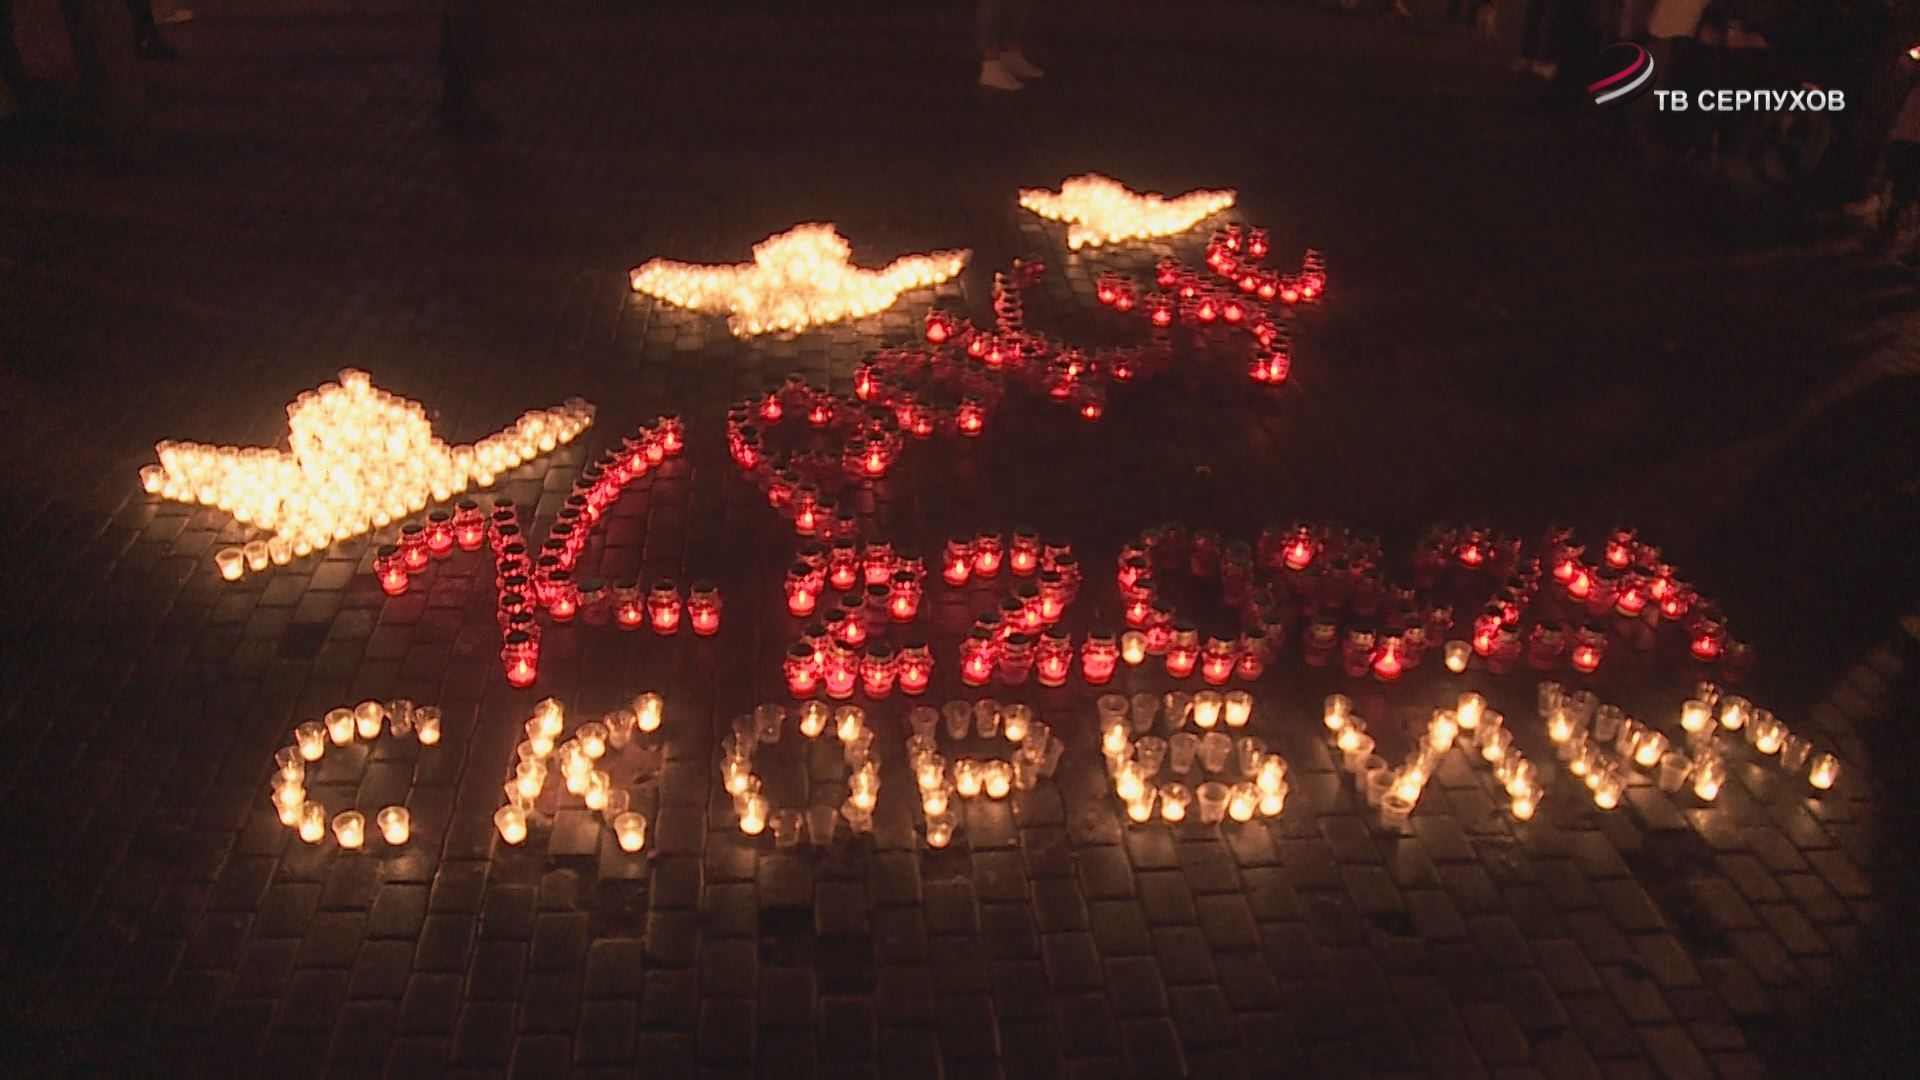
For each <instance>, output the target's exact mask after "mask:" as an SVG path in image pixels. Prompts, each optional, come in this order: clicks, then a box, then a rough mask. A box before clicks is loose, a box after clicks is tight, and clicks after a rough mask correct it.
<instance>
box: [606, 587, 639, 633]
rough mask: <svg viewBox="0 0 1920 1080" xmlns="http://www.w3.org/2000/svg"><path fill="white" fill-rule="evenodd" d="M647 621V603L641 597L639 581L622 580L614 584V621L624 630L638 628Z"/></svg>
mask: <svg viewBox="0 0 1920 1080" xmlns="http://www.w3.org/2000/svg"><path fill="white" fill-rule="evenodd" d="M646 621H647V609H646V605H645V604H644V603H642V602H641V599H640V586H639V584H638V583H637V582H633V581H621V582H616V583H615V584H614V586H613V622H614V625H615V626H618V627H619V628H620V629H622V630H638V629H640V627H641V626H642V625H643V624H645V623H646Z"/></svg>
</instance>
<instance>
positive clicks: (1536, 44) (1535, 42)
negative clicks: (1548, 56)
mask: <svg viewBox="0 0 1920 1080" xmlns="http://www.w3.org/2000/svg"><path fill="white" fill-rule="evenodd" d="M1550 2H1551V0H1527V14H1526V20H1525V22H1523V23H1522V24H1521V25H1522V29H1521V33H1520V56H1521V58H1522V59H1525V60H1541V59H1544V57H1543V56H1542V55H1541V53H1542V52H1543V51H1544V49H1545V47H1546V44H1547V35H1546V29H1547V7H1548V5H1549V4H1550Z"/></svg>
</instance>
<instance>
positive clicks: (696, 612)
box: [687, 581, 720, 637]
mask: <svg viewBox="0 0 1920 1080" xmlns="http://www.w3.org/2000/svg"><path fill="white" fill-rule="evenodd" d="M687 621H688V622H690V623H692V624H693V632H694V633H696V634H698V635H700V636H701V637H712V636H713V635H715V634H717V633H719V632H720V590H719V589H718V588H716V587H715V586H714V585H713V584H712V583H711V582H706V581H696V582H694V583H693V586H692V587H691V588H690V589H688V590H687Z"/></svg>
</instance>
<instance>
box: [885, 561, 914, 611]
mask: <svg viewBox="0 0 1920 1080" xmlns="http://www.w3.org/2000/svg"><path fill="white" fill-rule="evenodd" d="M920 594H921V585H920V579H919V578H917V577H915V576H913V573H912V572H911V571H907V570H901V571H898V572H897V573H895V574H894V575H893V583H892V586H891V588H890V589H889V590H888V594H887V613H888V614H889V615H892V616H893V621H894V622H911V621H913V618H914V616H916V615H918V614H920Z"/></svg>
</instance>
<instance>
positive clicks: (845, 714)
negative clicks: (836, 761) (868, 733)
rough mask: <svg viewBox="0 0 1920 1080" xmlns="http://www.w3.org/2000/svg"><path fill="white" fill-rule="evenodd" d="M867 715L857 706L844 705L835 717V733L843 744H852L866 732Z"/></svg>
mask: <svg viewBox="0 0 1920 1080" xmlns="http://www.w3.org/2000/svg"><path fill="white" fill-rule="evenodd" d="M866 725H867V714H866V712H865V711H864V710H862V709H861V708H860V707H859V706H857V705H842V706H841V707H840V710H839V712H838V713H836V714H835V716H834V733H835V734H837V735H838V736H839V737H840V741H841V742H842V743H852V742H853V741H855V740H856V739H858V738H860V733H861V732H862V731H864V730H866Z"/></svg>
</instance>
